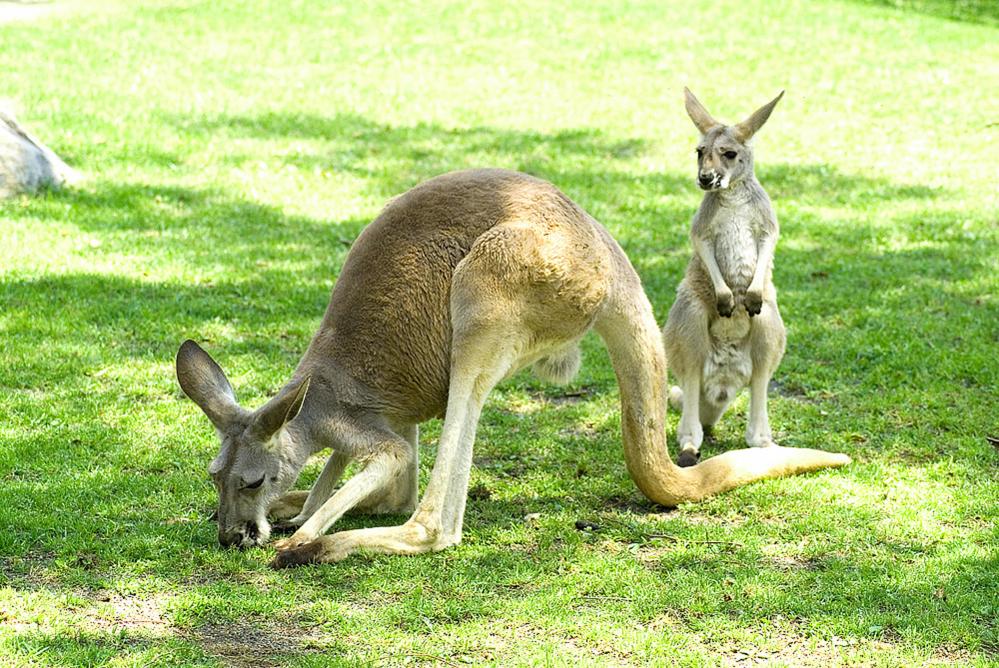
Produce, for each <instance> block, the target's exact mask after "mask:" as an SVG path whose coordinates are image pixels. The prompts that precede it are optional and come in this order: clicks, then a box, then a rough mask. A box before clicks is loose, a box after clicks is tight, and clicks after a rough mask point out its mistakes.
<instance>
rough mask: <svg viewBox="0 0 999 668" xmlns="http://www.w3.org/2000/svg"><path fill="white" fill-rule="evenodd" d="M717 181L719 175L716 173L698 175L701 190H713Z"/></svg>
mask: <svg viewBox="0 0 999 668" xmlns="http://www.w3.org/2000/svg"><path fill="white" fill-rule="evenodd" d="M717 180H718V175H717V174H715V173H714V172H701V173H700V174H698V175H697V185H699V186H701V190H711V189H712V188H714V187H715V181H717Z"/></svg>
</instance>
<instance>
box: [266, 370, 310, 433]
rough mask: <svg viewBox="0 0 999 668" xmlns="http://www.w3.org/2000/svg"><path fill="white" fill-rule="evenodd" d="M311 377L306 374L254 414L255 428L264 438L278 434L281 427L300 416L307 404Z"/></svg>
mask: <svg viewBox="0 0 999 668" xmlns="http://www.w3.org/2000/svg"><path fill="white" fill-rule="evenodd" d="M311 380H312V379H311V378H310V377H309V376H306V377H305V378H304V379H302V380H301V381H299V382H298V383H297V384H296V385H291V386H289V387H286V388H285V389H284V390H282V391H281V392H280V393H279V394H278V395H277V396H276V397H274V398H273V399H271V400H270V401H268V402H267V403H266V404H264V405H263V406H261V407H260V408H258V409H257V411H256V413H255V414H254V416H253V428H254V430H255V431H256V432H257V433H258V434H259V435H261V436H263V437H264V438H269V437H270V436H272V435H273V434H276V433H277V431H278V430H279V429H281V427H283V426H284V425H286V424H288V423H289V422H291V421H292V420H294V419H295V417H296V416H298V413H299V411H301V410H302V406H303V405H304V404H305V395H306V394H308V392H309V383H310V382H311Z"/></svg>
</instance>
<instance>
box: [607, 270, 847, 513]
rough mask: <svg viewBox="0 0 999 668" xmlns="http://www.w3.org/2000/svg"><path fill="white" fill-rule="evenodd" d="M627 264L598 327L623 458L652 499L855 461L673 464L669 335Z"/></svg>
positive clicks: (721, 459)
mask: <svg viewBox="0 0 999 668" xmlns="http://www.w3.org/2000/svg"><path fill="white" fill-rule="evenodd" d="M619 252H620V251H619ZM620 258H621V259H622V260H623V264H622V265H621V266H619V267H618V269H619V273H618V276H617V285H616V286H615V287H616V288H617V289H616V290H615V291H614V293H613V294H612V295H610V296H609V299H608V302H607V304H606V305H605V310H604V313H602V314H601V316H600V317H599V318H598V319H597V322H596V323H595V327H596V330H597V332H598V333H599V334H600V336H601V338H603V340H604V342H605V343H606V344H607V349H608V351H609V352H610V356H611V362H612V363H613V365H614V372H615V374H616V375H617V381H618V385H619V386H620V388H621V430H622V436H623V441H624V460H625V463H626V465H627V467H628V473H629V474H630V475H631V478H632V479H633V480H634V481H635V484H636V485H637V486H638V488H639V489H640V490H641V491H642V493H643V494H644V495H645V496H647V497H648V498H649V499H650V500H652V501H655V502H656V503H660V504H662V505H664V506H675V505H677V504H680V503H685V502H690V501H700V500H701V499H705V498H707V497H709V496H712V495H714V494H719V493H721V492H725V491H728V490H730V489H734V488H735V487H740V486H742V485H745V484H748V483H751V482H753V481H756V480H763V479H765V478H777V477H781V476H788V475H795V474H798V473H805V472H808V471H815V470H817V469H822V468H829V467H837V466H845V465H846V464H849V463H850V458H849V457H847V456H846V455H843V454H838V453H832V452H823V451H821V450H808V449H802V448H784V447H768V448H753V449H750V450H733V451H730V452H726V453H724V454H721V455H718V456H716V457H712V458H711V459H707V460H705V461H703V462H701V463H700V464H697V465H696V466H691V467H687V468H680V467H679V466H677V465H676V464H674V463H673V461H672V460H671V459H670V456H669V450H668V449H667V447H666V403H667V398H668V391H667V383H666V353H665V351H664V349H663V343H662V337H661V334H660V332H659V327H658V325H657V324H656V320H655V316H654V315H653V313H652V307H651V306H650V304H649V302H648V299H647V298H646V297H645V293H644V292H643V290H642V288H641V283H640V282H639V279H638V276H637V275H636V274H635V272H634V270H633V269H632V268H631V266H630V263H628V261H627V259H626V258H624V254H623V253H621V254H620ZM625 265H626V266H625Z"/></svg>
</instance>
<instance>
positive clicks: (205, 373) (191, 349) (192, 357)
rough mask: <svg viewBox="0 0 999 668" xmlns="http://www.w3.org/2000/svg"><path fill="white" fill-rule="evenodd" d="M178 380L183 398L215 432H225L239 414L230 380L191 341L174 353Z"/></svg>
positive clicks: (206, 354) (213, 361) (185, 342)
mask: <svg viewBox="0 0 999 668" xmlns="http://www.w3.org/2000/svg"><path fill="white" fill-rule="evenodd" d="M177 380H178V381H180V387H181V389H182V390H184V394H186V395H187V396H189V397H191V400H192V401H194V403H196V404H198V406H199V407H200V408H201V410H203V411H204V412H205V415H207V416H208V419H209V420H211V421H212V424H213V425H215V427H216V428H218V429H225V427H226V426H228V425H229V423H230V422H232V420H233V418H235V417H236V416H237V415H238V414H239V412H240V408H239V404H237V403H236V393H235V392H233V391H232V385H230V384H229V379H227V378H226V377H225V373H223V371H222V368H221V367H219V365H218V364H216V363H215V360H213V359H212V358H211V356H210V355H209V354H208V353H206V352H205V351H204V350H202V349H201V346H199V345H198V344H197V343H195V342H194V341H191V340H187V341H184V343H183V345H181V346H180V350H178V351H177Z"/></svg>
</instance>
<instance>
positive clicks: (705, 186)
mask: <svg viewBox="0 0 999 668" xmlns="http://www.w3.org/2000/svg"><path fill="white" fill-rule="evenodd" d="M684 93H685V95H686V108H687V114H688V115H689V116H690V119H691V120H692V121H693V122H694V125H695V126H697V129H698V130H699V131H700V132H701V135H702V136H701V140H700V142H699V143H698V145H697V184H698V185H699V186H700V187H701V189H702V190H704V191H705V193H704V199H703V200H701V205H700V207H699V208H698V210H697V213H696V214H694V219H693V221H692V223H691V229H690V239H691V241H692V243H693V246H694V256H693V258H691V260H690V263H689V264H688V265H687V271H686V274H685V276H684V278H683V281H681V282H680V285H679V287H678V288H677V291H676V293H677V294H676V301H675V302H674V303H673V307H672V308H671V309H670V311H669V318H668V319H667V321H666V326H665V327H664V328H663V338H664V343H665V346H666V353H667V359H668V360H669V368H670V370H671V371H672V372H673V373H674V374H676V378H677V379H678V382H679V384H680V385H679V387H676V386H674V387H671V388H670V391H669V402H670V404H671V405H672V406H673V407H674V408H678V409H681V410H682V416H681V418H680V426H679V427H678V428H677V440H678V441H679V446H680V450H679V455H678V457H677V463H678V464H679V465H680V466H692V465H694V464H696V463H697V461H698V459H699V458H700V450H701V442H702V441H703V439H704V434H705V433H710V431H711V428H712V427H713V426H714V425H715V423H717V422H718V419H719V418H720V417H721V416H722V414H723V413H724V412H725V410H726V409H727V408H728V407H729V405H730V404H731V403H732V401H733V400H734V399H735V397H736V395H737V394H738V393H739V391H740V390H742V388H744V387H746V385H749V388H750V399H749V419H748V424H747V427H746V443H747V444H748V445H750V446H753V447H762V446H769V445H774V441H773V436H772V435H771V433H770V420H769V418H768V417H767V385H768V384H769V382H770V377H771V376H772V375H773V373H774V371H775V370H776V369H777V365H778V364H780V360H781V358H782V357H783V356H784V344H785V340H786V335H785V331H784V322H783V321H782V320H781V317H780V311H778V309H777V292H776V290H775V288H774V285H773V280H772V276H771V274H772V269H773V258H774V248H775V247H776V245H777V235H778V227H777V216H776V215H775V214H774V210H773V207H772V206H771V204H770V198H769V197H768V196H767V193H766V192H765V191H764V190H763V186H761V185H760V182H759V181H757V180H756V175H755V174H754V173H753V149H752V147H751V146H750V145H749V140H750V139H751V138H752V137H753V135H754V134H756V132H757V131H758V130H759V129H760V128H761V127H762V126H763V124H764V123H765V122H766V121H767V119H768V118H769V117H770V112H772V111H773V108H774V106H776V104H777V102H778V101H779V100H780V99H781V97H783V95H784V91H781V92H780V94H779V95H778V96H777V97H775V98H774V99H773V100H771V101H770V102H768V103H767V104H765V105H764V106H762V107H760V108H759V109H758V110H756V111H755V112H753V114H752V115H751V116H750V117H749V118H747V119H746V120H745V121H743V122H742V123H739V124H737V125H731V126H729V125H723V124H722V123H719V122H718V121H716V120H715V119H714V118H712V117H711V114H709V113H708V111H707V109H705V108H704V106H703V105H702V104H701V103H700V102H699V101H698V100H697V98H696V97H694V94H693V93H691V92H690V91H689V90H688V89H686V88H684Z"/></svg>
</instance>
